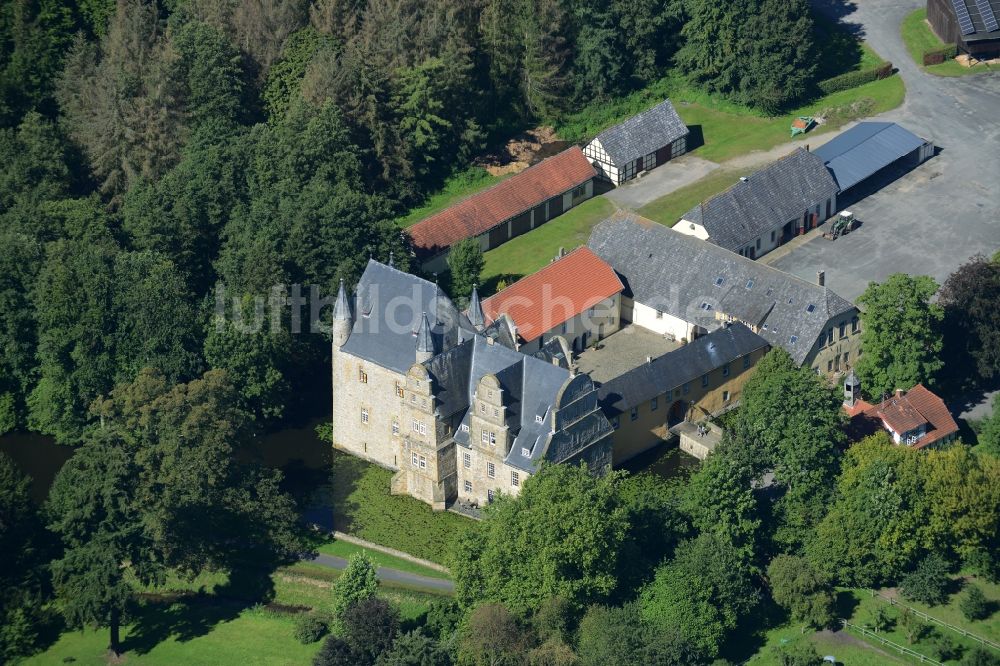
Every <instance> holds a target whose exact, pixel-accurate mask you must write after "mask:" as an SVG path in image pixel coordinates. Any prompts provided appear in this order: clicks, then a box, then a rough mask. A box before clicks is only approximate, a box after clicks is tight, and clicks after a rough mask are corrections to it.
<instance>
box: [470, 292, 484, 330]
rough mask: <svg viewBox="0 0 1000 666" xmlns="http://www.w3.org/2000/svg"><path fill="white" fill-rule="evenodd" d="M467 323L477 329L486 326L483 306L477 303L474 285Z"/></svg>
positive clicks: (477, 296) (477, 293)
mask: <svg viewBox="0 0 1000 666" xmlns="http://www.w3.org/2000/svg"><path fill="white" fill-rule="evenodd" d="M469 323H470V324H472V325H473V326H475V327H476V328H478V329H482V328H483V327H484V326H486V316H485V315H484V314H483V304H482V303H480V301H479V290H478V289H476V285H472V299H471V300H470V301H469Z"/></svg>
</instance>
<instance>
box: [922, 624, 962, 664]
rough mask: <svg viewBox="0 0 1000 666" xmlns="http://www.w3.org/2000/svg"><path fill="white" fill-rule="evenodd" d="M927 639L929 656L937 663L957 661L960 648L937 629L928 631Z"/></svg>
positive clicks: (960, 651)
mask: <svg viewBox="0 0 1000 666" xmlns="http://www.w3.org/2000/svg"><path fill="white" fill-rule="evenodd" d="M928 638H929V642H930V649H931V654H932V655H933V656H934V658H935V659H937V660H938V661H941V662H944V661H957V660H958V659H959V657H961V656H962V648H961V647H959V646H958V645H955V642H954V641H953V640H951V638H949V637H948V636H945V635H944V634H942V633H941V632H940V631H938V630H937V629H934V630H932V631H930V635H929V636H928Z"/></svg>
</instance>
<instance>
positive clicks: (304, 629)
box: [295, 613, 330, 645]
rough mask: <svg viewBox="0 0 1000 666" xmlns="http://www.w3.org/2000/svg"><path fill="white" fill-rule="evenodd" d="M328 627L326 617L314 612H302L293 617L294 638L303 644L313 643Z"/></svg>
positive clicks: (321, 636) (324, 634)
mask: <svg viewBox="0 0 1000 666" xmlns="http://www.w3.org/2000/svg"><path fill="white" fill-rule="evenodd" d="M329 629H330V626H329V623H328V622H327V620H326V618H324V617H321V616H319V615H316V614H315V613H303V614H301V615H299V616H298V617H296V618H295V640H297V641H298V642H300V643H302V644H303V645H309V644H310V643H315V642H316V641H318V640H319V639H321V638H323V636H326V632H327V631H328V630H329Z"/></svg>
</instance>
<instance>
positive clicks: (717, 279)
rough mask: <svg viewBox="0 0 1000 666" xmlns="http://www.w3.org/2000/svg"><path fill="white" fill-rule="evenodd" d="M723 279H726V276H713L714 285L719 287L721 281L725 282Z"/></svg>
mask: <svg viewBox="0 0 1000 666" xmlns="http://www.w3.org/2000/svg"><path fill="white" fill-rule="evenodd" d="M725 281H726V278H724V277H722V276H721V275H720V276H719V277H717V278H715V286H716V287H721V286H722V283H723V282H725Z"/></svg>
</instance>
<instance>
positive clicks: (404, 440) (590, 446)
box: [332, 261, 611, 510]
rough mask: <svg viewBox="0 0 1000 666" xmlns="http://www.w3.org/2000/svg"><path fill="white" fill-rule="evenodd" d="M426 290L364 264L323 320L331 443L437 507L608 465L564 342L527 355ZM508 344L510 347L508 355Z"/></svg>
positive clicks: (432, 288) (477, 311)
mask: <svg viewBox="0 0 1000 666" xmlns="http://www.w3.org/2000/svg"><path fill="white" fill-rule="evenodd" d="M495 324H496V325H493V326H490V327H486V326H485V321H484V317H483V313H482V311H481V306H480V304H479V299H478V295H477V294H473V300H472V307H471V308H470V315H469V316H466V315H464V314H462V313H460V312H459V311H458V309H457V308H456V307H455V306H454V304H453V303H452V302H451V300H450V299H449V298H448V297H447V296H446V295H445V294H444V293H442V292H441V291H440V289H439V288H438V286H437V285H436V284H434V283H431V282H428V281H426V280H423V279H421V278H418V277H416V276H413V275H410V274H408V273H405V272H403V271H399V270H397V269H395V268H393V267H391V266H387V265H385V264H382V263H379V262H377V261H369V263H368V266H367V268H366V269H365V272H364V274H363V275H362V277H361V280H360V281H359V283H358V285H357V295H356V297H355V299H354V307H352V306H351V303H350V302H349V300H348V298H347V294H346V291H345V289H344V287H343V285H341V288H340V292H339V293H338V296H337V302H336V305H335V307H334V321H333V363H332V365H333V367H332V372H333V445H334V447H336V448H338V449H340V450H343V451H345V452H347V453H350V454H352V455H355V456H358V457H360V458H364V459H366V460H369V461H371V462H374V463H376V464H379V465H381V466H383V467H387V468H389V469H392V470H395V471H396V474H395V475H394V476H393V479H392V491H393V492H394V493H396V494H407V495H411V496H413V497H416V498H417V499H420V500H422V501H424V502H427V503H428V504H430V505H431V506H432V507H433V508H434V509H437V510H442V509H445V508H447V506H449V505H450V504H451V503H453V502H455V501H461V502H466V503H470V504H475V505H481V504H484V503H486V502H489V501H490V500H491V499H492V498H493V497H494V496H495V495H496V494H497V493H501V492H502V493H507V494H514V495H516V494H517V493H518V492H519V491H520V487H521V484H523V483H524V481H525V480H526V479H527V478H528V477H529V476H531V474H533V473H534V472H535V471H537V469H538V466H539V464H540V463H542V462H543V461H548V462H553V463H577V462H581V461H582V462H586V463H587V464H588V465H589V466H590V467H591V469H593V470H594V471H595V472H601V471H603V470H605V469H607V468H609V467H610V464H611V437H610V435H611V425H610V423H608V421H607V419H606V418H605V417H604V415H603V413H602V412H601V410H600V408H599V407H598V404H597V391H596V390H595V388H594V384H593V382H591V380H590V378H589V377H587V376H586V375H578V374H574V373H573V372H572V371H571V370H570V369H569V367H568V363H567V359H568V353H567V350H566V346H565V342H562V343H561V344H555V345H552V344H550V345H546V346H545V348H543V349H540V350H539V351H538V353H537V354H536V355H534V356H529V355H527V354H524V353H521V352H519V351H516V350H515V349H513V348H512V347H513V346H514V345H513V339H512V337H511V336H510V334H509V333H510V332H509V331H508V330H506V329H505V327H504V326H503V325H502V324H503V322H502V321H500V322H496V323H495ZM508 345H510V346H508Z"/></svg>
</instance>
